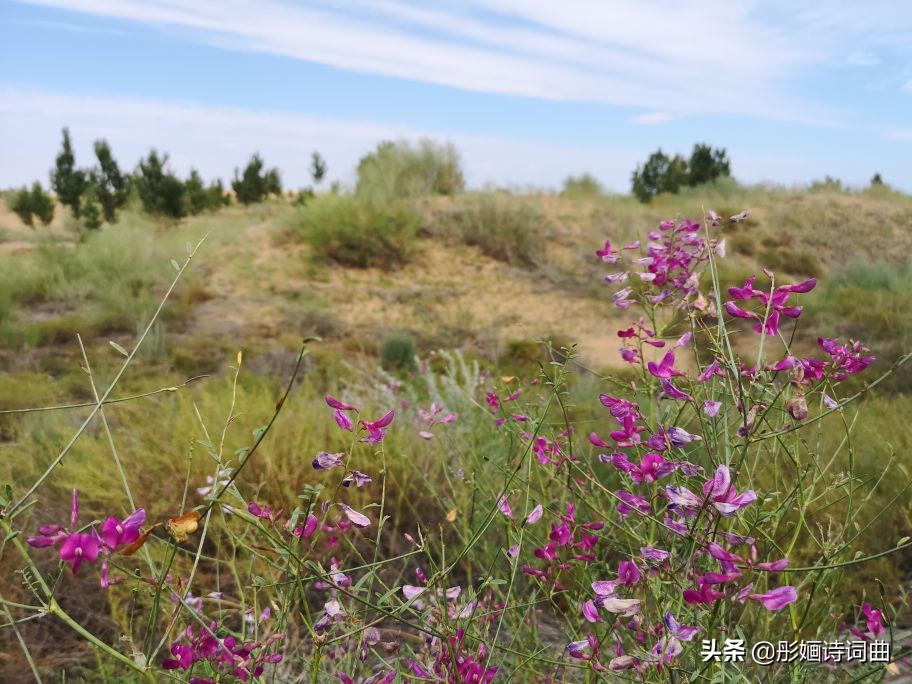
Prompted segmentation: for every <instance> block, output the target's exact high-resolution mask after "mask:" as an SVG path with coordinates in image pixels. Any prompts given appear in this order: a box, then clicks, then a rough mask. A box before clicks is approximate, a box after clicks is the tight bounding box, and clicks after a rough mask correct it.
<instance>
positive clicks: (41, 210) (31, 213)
mask: <svg viewBox="0 0 912 684" xmlns="http://www.w3.org/2000/svg"><path fill="white" fill-rule="evenodd" d="M10 209H12V210H13V212H14V213H15V214H16V216H18V217H19V218H20V219H21V220H22V222H23V223H24V224H25V225H27V226H31V227H33V228H34V226H35V219H36V218H37V219H38V220H39V221H41V223H42V224H43V225H45V226H48V225H50V223H51V221H53V220H54V198H53V197H51V196H50V195H48V194H47V193H46V192H45V191H44V189H43V188H42V187H41V183H39V182H38V181H35V182H34V183H33V184H32V189H31V190H29V189H28V188H26V187H23V188H22V189H21V190H20V191H19V192H17V193H16V194H15V195H14V196H13V200H12V203H11V204H10Z"/></svg>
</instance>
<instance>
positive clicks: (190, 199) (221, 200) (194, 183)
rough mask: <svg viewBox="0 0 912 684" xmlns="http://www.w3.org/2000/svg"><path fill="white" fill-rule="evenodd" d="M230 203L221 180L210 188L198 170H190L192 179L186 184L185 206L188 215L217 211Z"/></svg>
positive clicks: (188, 179)
mask: <svg viewBox="0 0 912 684" xmlns="http://www.w3.org/2000/svg"><path fill="white" fill-rule="evenodd" d="M226 200H227V201H230V199H229V198H228V196H227V195H226V194H225V187H224V186H223V185H222V181H221V180H216V181H214V182H213V183H212V184H211V185H209V186H208V187H207V186H206V185H205V183H203V179H202V177H201V176H200V175H199V172H198V171H197V170H196V169H190V177H189V178H187V180H186V181H185V182H184V205H185V209H186V212H185V213H187V214H190V215H195V214H201V213H202V212H204V211H215V210H216V209H218V208H219V207H221V206H222V205H224V204H226V203H227V202H226Z"/></svg>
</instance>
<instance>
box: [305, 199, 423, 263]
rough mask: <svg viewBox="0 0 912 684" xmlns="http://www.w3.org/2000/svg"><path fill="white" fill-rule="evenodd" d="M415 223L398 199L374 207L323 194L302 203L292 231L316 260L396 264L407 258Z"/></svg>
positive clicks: (415, 216)
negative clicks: (309, 248)
mask: <svg viewBox="0 0 912 684" xmlns="http://www.w3.org/2000/svg"><path fill="white" fill-rule="evenodd" d="M420 221H421V219H420V216H419V215H418V214H417V213H416V212H415V211H414V210H413V209H412V208H411V207H409V206H406V205H405V204H403V203H401V202H397V203H393V204H390V205H379V204H375V203H372V202H365V201H363V200H360V199H358V198H356V197H351V196H345V195H325V196H322V197H317V198H315V199H313V200H312V201H310V202H308V203H307V204H306V205H304V206H303V207H301V209H300V213H299V214H298V218H297V220H296V221H295V223H294V225H293V227H292V232H293V233H294V234H296V235H298V236H300V238H301V239H302V240H303V241H305V242H307V243H308V244H309V245H310V246H311V248H312V249H313V254H314V256H315V257H317V258H319V259H325V260H329V261H334V262H336V263H337V264H341V265H343V266H352V267H355V268H396V267H398V266H401V265H402V264H405V263H406V262H408V260H409V258H410V257H411V254H412V252H413V250H414V246H415V239H416V235H417V233H418V226H419V223H420Z"/></svg>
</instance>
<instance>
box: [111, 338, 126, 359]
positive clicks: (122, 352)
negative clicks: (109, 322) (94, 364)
mask: <svg viewBox="0 0 912 684" xmlns="http://www.w3.org/2000/svg"><path fill="white" fill-rule="evenodd" d="M108 344H110V345H111V346H112V347H114V349H116V350H117V351H119V352H120V353H121V354H123V355H124V356H129V355H130V353H129V352H128V351H127V350H126V349H124V348H123V347H121V346H120V345H119V344H117V342H115V341H114V340H108Z"/></svg>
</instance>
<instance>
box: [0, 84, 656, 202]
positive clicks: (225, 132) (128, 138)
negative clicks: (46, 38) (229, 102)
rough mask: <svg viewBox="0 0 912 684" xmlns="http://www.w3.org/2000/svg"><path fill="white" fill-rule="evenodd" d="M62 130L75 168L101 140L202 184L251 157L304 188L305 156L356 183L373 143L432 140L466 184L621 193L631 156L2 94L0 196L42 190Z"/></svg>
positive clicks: (388, 128) (178, 105)
mask: <svg viewBox="0 0 912 684" xmlns="http://www.w3.org/2000/svg"><path fill="white" fill-rule="evenodd" d="M64 126H69V128H70V131H71V133H72V135H73V139H74V143H75V147H76V154H77V159H78V161H79V163H81V164H86V165H89V164H90V163H91V160H92V147H91V146H92V142H93V141H94V140H96V139H98V138H102V137H104V138H106V139H107V140H108V141H109V142H110V143H111V147H112V149H113V150H114V153H115V156H116V157H117V158H118V159H119V160H120V162H121V164H122V165H123V166H124V167H126V168H130V169H132V168H133V166H134V165H135V164H136V162H137V161H138V160H139V158H140V157H142V156H145V155H146V154H147V153H148V151H149V149H150V147H152V146H155V147H156V148H157V149H158V150H159V151H163V152H167V153H169V154H170V160H171V165H172V167H173V168H174V170H175V171H176V172H177V173H179V174H181V175H184V174H187V173H188V172H189V170H190V168H191V167H195V168H197V170H199V171H200V173H201V174H202V175H203V176H204V177H205V178H216V177H221V178H223V179H227V178H229V177H230V176H231V174H232V171H233V169H234V168H235V167H237V166H239V165H241V164H243V163H244V162H245V161H246V160H247V158H248V157H249V155H250V154H252V153H253V152H254V151H259V152H260V153H261V154H262V155H263V157H264V159H265V161H266V162H267V164H269V165H274V166H278V167H279V168H280V169H281V170H282V173H283V178H284V179H285V182H286V185H288V186H289V187H300V186H303V185H305V184H308V183H309V182H310V179H309V176H308V171H307V168H308V164H309V159H310V153H311V152H312V151H314V150H319V151H320V152H321V154H323V155H324V156H325V157H326V158H327V160H328V161H329V165H330V174H329V176H330V178H331V179H339V180H342V181H343V182H345V183H352V182H353V180H354V171H353V170H354V168H355V167H356V165H357V162H358V160H359V159H360V157H361V156H362V155H363V154H365V153H366V152H368V151H369V150H371V149H372V148H373V147H374V146H375V145H376V144H377V143H378V142H380V141H381V140H390V139H392V140H396V139H412V140H414V139H417V138H419V137H432V138H436V139H438V140H449V141H452V142H453V143H454V144H455V145H456V146H457V147H458V148H459V150H460V151H461V152H462V154H463V157H464V160H465V167H466V170H467V175H468V180H469V182H470V184H471V185H473V186H475V187H479V186H482V185H483V184H485V183H487V182H494V183H498V184H508V183H509V184H514V185H519V186H527V185H531V186H537V187H557V186H558V185H559V184H560V182H561V181H562V180H563V178H565V177H566V176H567V175H570V174H576V173H579V172H581V171H590V172H592V173H594V174H595V175H596V176H597V177H599V178H600V179H601V180H602V181H603V182H605V183H606V184H607V185H608V186H609V187H613V188H615V189H617V190H622V191H625V190H626V189H627V184H628V181H629V172H630V169H631V168H633V167H634V165H635V164H636V160H637V157H638V156H639V152H638V151H636V150H633V149H625V148H620V147H612V148H608V147H597V146H574V145H560V144H551V143H543V142H540V141H524V140H514V139H507V138H497V137H489V136H478V135H466V134H461V133H458V132H455V133H454V132H449V133H447V132H440V131H435V130H425V129H418V128H412V127H408V126H396V125H388V124H378V123H373V122H370V121H339V120H334V119H327V118H321V117H314V116H307V115H303V114H287V113H280V112H264V111H251V110H246V109H236V108H226V107H213V106H206V105H201V104H196V103H192V102H169V101H162V100H154V99H142V98H130V97H112V96H97V97H95V96H81V95H72V94H62V93H51V92H44V91H38V90H32V89H25V88H20V87H14V86H3V85H0V129H2V130H3V131H4V135H3V136H0V160H2V161H0V187H9V186H13V185H19V184H22V183H23V182H27V181H30V180H31V179H35V178H37V179H40V180H42V181H45V180H46V179H47V175H48V169H49V168H50V166H51V165H52V164H53V159H54V156H55V154H56V153H57V149H58V148H59V145H60V130H61V128H63V127H64Z"/></svg>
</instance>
